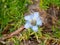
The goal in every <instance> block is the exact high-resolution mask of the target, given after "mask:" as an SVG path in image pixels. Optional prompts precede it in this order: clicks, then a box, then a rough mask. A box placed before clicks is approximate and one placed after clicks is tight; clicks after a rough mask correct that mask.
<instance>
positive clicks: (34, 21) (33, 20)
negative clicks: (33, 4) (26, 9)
mask: <svg viewBox="0 0 60 45" xmlns="http://www.w3.org/2000/svg"><path fill="white" fill-rule="evenodd" d="M24 19H25V20H26V24H25V25H24V27H25V28H26V29H28V28H31V29H32V30H33V31H34V32H37V31H38V26H42V20H41V18H40V16H39V12H34V13H31V14H30V15H28V16H25V17H24Z"/></svg>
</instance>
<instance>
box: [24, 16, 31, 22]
mask: <svg viewBox="0 0 60 45" xmlns="http://www.w3.org/2000/svg"><path fill="white" fill-rule="evenodd" d="M24 19H25V20H27V21H31V20H32V15H28V16H25V17H24Z"/></svg>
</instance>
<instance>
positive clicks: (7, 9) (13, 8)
mask: <svg viewBox="0 0 60 45" xmlns="http://www.w3.org/2000/svg"><path fill="white" fill-rule="evenodd" d="M29 4H30V0H29V1H28V0H0V37H1V36H2V34H1V32H2V31H4V29H5V28H6V26H9V27H10V28H9V32H8V33H10V32H13V31H15V30H16V29H18V28H20V26H22V25H24V24H25V20H24V13H26V12H27V11H28V7H27V6H28V5H29ZM50 5H55V6H57V7H60V0H40V8H42V9H46V10H47V9H48V8H49V6H50ZM58 26H60V21H59V20H58V22H57V25H56V26H52V31H53V33H52V34H53V35H52V36H50V35H49V33H46V34H43V33H42V30H43V28H40V27H39V30H38V32H33V31H32V30H31V29H28V30H26V29H25V31H23V32H22V33H21V34H20V36H19V38H18V37H13V38H11V39H8V41H13V42H14V45H19V43H20V42H21V41H22V40H29V38H32V37H31V35H34V36H35V38H36V40H37V41H38V40H39V39H40V38H41V37H43V35H44V36H46V40H47V39H48V38H51V37H54V38H56V39H60V28H59V27H58ZM46 40H44V41H42V42H41V45H45V44H44V43H45V42H46ZM8 41H6V42H8Z"/></svg>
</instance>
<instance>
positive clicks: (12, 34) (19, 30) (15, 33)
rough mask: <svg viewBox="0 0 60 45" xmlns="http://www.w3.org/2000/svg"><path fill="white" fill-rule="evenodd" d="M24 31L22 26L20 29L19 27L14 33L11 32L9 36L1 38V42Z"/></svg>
mask: <svg viewBox="0 0 60 45" xmlns="http://www.w3.org/2000/svg"><path fill="white" fill-rule="evenodd" d="M24 29H25V28H24V26H22V27H20V28H19V29H18V30H16V31H14V32H12V33H10V34H8V35H7V36H5V37H2V39H1V40H6V39H9V38H11V37H13V36H14V35H17V34H19V33H20V32H21V31H23V30H24Z"/></svg>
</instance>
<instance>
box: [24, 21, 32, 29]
mask: <svg viewBox="0 0 60 45" xmlns="http://www.w3.org/2000/svg"><path fill="white" fill-rule="evenodd" d="M31 26H32V25H31V23H30V22H26V24H25V25H24V28H26V29H28V28H30V27H31Z"/></svg>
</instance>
